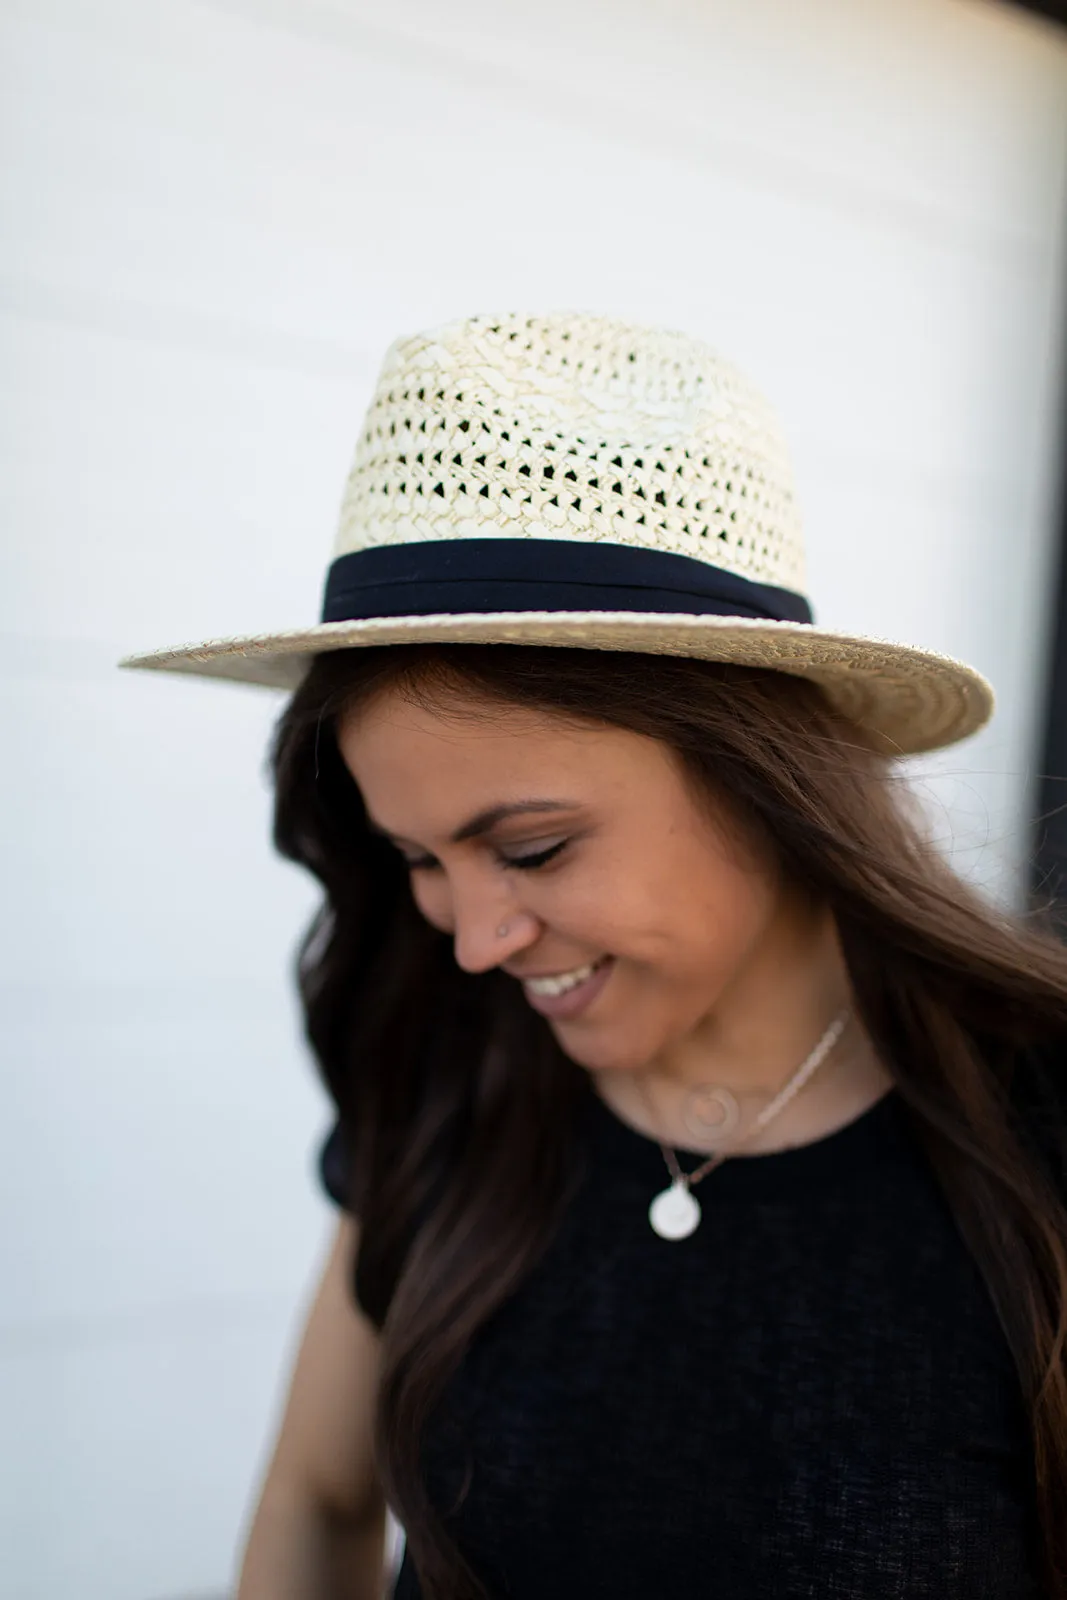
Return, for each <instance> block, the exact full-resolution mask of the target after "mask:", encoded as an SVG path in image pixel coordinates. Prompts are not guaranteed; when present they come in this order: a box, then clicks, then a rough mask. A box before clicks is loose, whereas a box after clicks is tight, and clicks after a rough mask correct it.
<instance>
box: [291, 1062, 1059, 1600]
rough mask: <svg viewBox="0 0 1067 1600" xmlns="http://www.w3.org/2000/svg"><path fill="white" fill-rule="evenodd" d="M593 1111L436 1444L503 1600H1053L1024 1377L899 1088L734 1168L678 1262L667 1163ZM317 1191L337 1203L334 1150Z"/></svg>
mask: <svg viewBox="0 0 1067 1600" xmlns="http://www.w3.org/2000/svg"><path fill="white" fill-rule="evenodd" d="M581 1117H582V1134H583V1144H584V1148H585V1150H586V1152H587V1158H588V1159H587V1163H586V1175H585V1178H584V1180H583V1183H582V1186H581V1188H580V1190H579V1192H578V1194H577V1196H576V1198H575V1199H574V1201H573V1202H572V1203H571V1205H570V1207H569V1209H568V1211H567V1213H566V1215H565V1217H564V1220H563V1223H562V1226H561V1228H560V1230H559V1232H558V1234H557V1235H556V1237H555V1239H554V1242H553V1244H552V1245H551V1247H550V1249H549V1251H548V1252H547V1254H546V1255H545V1257H544V1258H543V1259H542V1261H541V1263H540V1265H539V1266H538V1267H537V1269H536V1270H535V1271H534V1272H533V1274H532V1275H531V1276H530V1277H529V1278H528V1279H527V1280H526V1282H525V1283H524V1284H523V1285H522V1286H521V1288H520V1289H519V1291H518V1292H517V1293H516V1294H515V1295H514V1296H513V1298H512V1299H511V1300H509V1301H508V1302H507V1304H506V1305H505V1306H504V1307H503V1308H502V1309H501V1310H500V1312H499V1313H498V1314H497V1315H496V1316H495V1317H494V1318H493V1319H492V1321H491V1322H490V1323H489V1324H488V1325H486V1326H485V1327H484V1328H483V1329H482V1330H481V1332H480V1334H479V1335H478V1337H477V1338H476V1340H475V1342H474V1344H473V1346H472V1348H471V1349H470V1351H469V1353H468V1355H467V1357H466V1359H465V1361H464V1363H463V1365H462V1367H461V1368H460V1370H459V1372H458V1373H457V1374H456V1376H455V1378H454V1380H453V1381H452V1383H451V1384H450V1386H449V1389H448V1391H447V1395H446V1400H445V1403H444V1405H443V1406H442V1408H441V1412H440V1415H439V1416H438V1418H437V1421H436V1423H435V1425H434V1427H433V1428H432V1430H431V1432H430V1434H429V1437H428V1440H427V1452H426V1460H427V1479H428V1484H429V1487H430V1490H431V1494H432V1496H433V1499H434V1501H435V1503H436V1504H437V1505H438V1506H439V1507H441V1508H445V1507H447V1506H449V1505H450V1504H451V1503H452V1502H453V1501H454V1499H455V1496H456V1494H457V1492H458V1490H459V1487H460V1485H461V1483H462V1481H463V1479H464V1475H465V1473H466V1471H467V1469H468V1467H469V1468H470V1469H471V1478H470V1486H469V1490H468V1493H467V1495H466V1498H465V1499H464V1500H463V1502H462V1506H461V1508H460V1510H459V1511H458V1513H456V1514H455V1515H452V1516H450V1517H449V1519H448V1526H449V1528H450V1529H451V1531H452V1532H453V1534H454V1536H455V1538H456V1539H457V1540H458V1542H459V1544H460V1547H461V1548H462V1550H463V1551H464V1552H465V1554H466V1556H467V1558H468V1559H469V1561H470V1562H471V1564H472V1566H473V1567H474V1569H475V1571H476V1572H477V1573H478V1574H479V1575H480V1576H481V1577H482V1579H483V1581H484V1582H485V1584H486V1586H487V1588H488V1591H489V1593H490V1595H492V1596H493V1597H509V1600H549V1597H551V1600H594V1597H597V1596H603V1597H604V1600H608V1597H610V1600H659V1597H666V1596H671V1597H674V1596H685V1597H686V1600H764V1597H765V1600H772V1597H773V1600H800V1597H801V1596H803V1597H805V1600H807V1597H812V1600H814V1597H818V1600H857V1597H862V1600H904V1597H908V1600H911V1597H914V1596H920V1595H921V1596H926V1595H929V1596H937V1597H938V1600H1009V1597H1010V1600H1024V1597H1027V1596H1037V1595H1039V1594H1040V1593H1041V1590H1040V1588H1039V1586H1038V1584H1037V1582H1036V1581H1035V1578H1034V1568H1035V1561H1036V1528H1035V1523H1034V1493H1033V1484H1032V1467H1031V1457H1030V1450H1029V1446H1028V1442H1027V1435H1026V1428H1025V1419H1024V1416H1023V1411H1022V1405H1021V1401H1020V1396H1019V1386H1018V1381H1017V1378H1016V1375H1015V1371H1014V1368H1013V1365H1012V1361H1011V1357H1010V1354H1009V1351H1008V1348H1007V1346H1006V1343H1005V1341H1004V1338H1003V1335H1002V1333H1001V1330H1000V1327H999V1324H998V1322H997V1319H996V1316H995V1314H994V1311H993V1309H992V1306H991V1304H990V1301H989V1298H988V1295H987V1292H986V1290H985V1287H984V1285H983V1283H982V1280H981V1278H980V1276H979V1274H978V1271H977V1269H976V1267H975V1266H974V1264H973V1262H972V1260H971V1258H970V1256H969V1254H968V1252H967V1251H966V1249H965V1248H964V1246H963V1243H962V1241H961V1239H960V1237H959V1235H958V1233H957V1230H956V1228H955V1225H954V1223H953V1220H952V1217H951V1215H950V1213H949V1211H948V1209H947V1206H946V1204H945V1202H944V1200H943V1199H942V1196H941V1194H940V1191H939V1189H938V1188H937V1186H936V1183H935V1180H934V1178H933V1175H932V1173H931V1171H930V1170H929V1168H928V1166H927V1164H926V1161H925V1159H924V1158H923V1157H922V1155H921V1154H920V1152H919V1150H918V1148H917V1146H916V1144H915V1142H914V1140H913V1138H912V1136H911V1133H910V1131H909V1128H908V1124H907V1120H906V1114H905V1112H904V1110H903V1108H902V1106H901V1104H900V1102H899V1100H898V1097H897V1095H896V1093H895V1092H893V1093H890V1094H889V1095H887V1096H886V1097H885V1098H884V1099H883V1100H882V1101H880V1102H879V1103H878V1104H877V1105H876V1106H875V1107H873V1108H872V1109H871V1110H870V1111H868V1112H867V1113H866V1114H865V1115H864V1116H862V1117H860V1118H859V1119H858V1120H857V1121H855V1122H853V1123H852V1124H851V1125H850V1126H848V1127H847V1128H844V1129H842V1130H841V1131H839V1132H837V1133H835V1134H832V1135H830V1136H829V1137H828V1138H825V1139H822V1140H820V1141H819V1142H817V1143H815V1144H812V1145H808V1146H805V1147H802V1148H800V1149H796V1150H790V1151H785V1152H781V1153H776V1154H772V1155H763V1156H751V1157H744V1158H741V1157H738V1158H735V1159H734V1160H732V1161H729V1162H727V1163H725V1164H724V1165H723V1166H722V1167H721V1168H719V1169H718V1170H717V1171H716V1172H714V1173H713V1174H711V1176H709V1177H708V1178H707V1179H705V1180H704V1181H703V1182H702V1183H701V1184H700V1185H699V1186H698V1187H697V1189H696V1190H695V1191H694V1192H695V1194H696V1195H697V1196H698V1198H699V1200H700V1203H701V1206H702V1209H703V1220H702V1222H701V1224H700V1226H699V1228H698V1229H697V1230H696V1232H695V1233H694V1234H693V1235H692V1236H691V1237H690V1238H688V1239H686V1240H682V1241H678V1242H673V1243H672V1242H668V1241H666V1240H663V1239H660V1238H658V1237H657V1236H656V1235H655V1234H654V1233H653V1232H652V1230H651V1228H650V1226H649V1223H648V1216H647V1212H648V1205H649V1202H650V1200H651V1199H652V1197H653V1196H654V1195H655V1194H656V1193H657V1192H659V1191H660V1190H661V1189H662V1188H663V1187H664V1186H665V1182H666V1177H667V1175H666V1170H665V1167H664V1164H663V1159H662V1156H661V1155H660V1152H659V1149H658V1147H657V1145H656V1144H655V1143H654V1142H653V1141H652V1140H650V1139H648V1138H646V1137H644V1136H643V1135H641V1134H639V1133H637V1132H635V1131H634V1130H633V1129H631V1128H629V1127H628V1126H627V1125H626V1124H624V1123H623V1122H622V1121H620V1120H619V1118H618V1117H616V1116H615V1115H614V1114H613V1113H612V1112H611V1111H609V1110H608V1108H607V1107H606V1106H605V1105H604V1104H603V1102H602V1101H601V1100H600V1099H599V1098H598V1096H597V1095H596V1094H595V1093H594V1092H593V1090H592V1088H589V1090H588V1092H587V1093H585V1094H584V1096H583V1102H582V1112H581ZM696 1160H697V1158H696V1157H692V1158H691V1159H690V1160H689V1161H688V1165H689V1167H690V1168H691V1167H693V1166H695V1165H696ZM686 1164H687V1163H686V1161H685V1159H684V1158H683V1165H686ZM321 1171H322V1176H323V1180H324V1182H325V1183H326V1186H327V1188H328V1189H329V1190H330V1192H331V1193H332V1195H333V1198H334V1199H335V1200H337V1201H338V1202H339V1203H340V1204H343V1203H344V1194H345V1184H344V1163H343V1152H342V1151H341V1150H340V1148H339V1144H338V1139H337V1136H336V1133H335V1134H334V1135H333V1136H332V1137H331V1139H330V1140H329V1141H328V1143H327V1146H326V1148H325V1149H324V1150H323V1152H322V1161H321ZM395 1595H396V1597H397V1600H417V1597H418V1596H419V1595H420V1589H419V1585H418V1582H417V1580H416V1578H415V1575H414V1572H413V1570H412V1568H411V1564H410V1561H407V1560H406V1561H405V1563H404V1566H403V1568H402V1570H401V1574H400V1577H399V1579H398V1582H397V1586H396V1590H395Z"/></svg>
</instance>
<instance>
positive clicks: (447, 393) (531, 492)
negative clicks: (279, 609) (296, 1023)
mask: <svg viewBox="0 0 1067 1600" xmlns="http://www.w3.org/2000/svg"><path fill="white" fill-rule="evenodd" d="M804 591H805V562H804V547H803V540H802V537H801V531H800V524H799V520H798V516H797V511H796V505H795V501H794V495H793V486H792V477H791V472H790V467H789V463H788V459H787V453H786V450H785V448H784V446H783V443H782V440H781V437H780V434H779V431H778V428H777V425H776V423H775V421H774V418H773V416H772V414H771V412H770V410H769V408H768V407H767V405H766V404H765V402H764V401H763V399H762V398H761V396H760V395H759V393H758V392H757V391H756V390H755V389H754V388H753V387H752V386H751V385H750V384H749V383H748V382H746V380H745V379H744V378H743V377H742V376H741V375H740V374H739V373H738V372H737V371H736V370H735V369H734V368H733V367H732V366H730V365H729V364H728V363H727V362H725V361H723V360H721V359H720V358H719V357H718V356H717V355H716V354H715V353H714V352H713V351H711V350H709V349H708V348H707V347H706V346H704V345H703V344H701V343H699V342H698V341H696V340H694V339H690V338H687V337H686V336H685V335H683V334H679V333H670V332H664V331H662V330H658V329H650V328H641V327H634V326H631V325H629V324H627V323H623V322H618V321H614V320H612V319H610V318H605V317H596V316H586V315H569V314H562V313H561V314H554V315H548V316H517V315H516V316H502V317H485V316H482V317H471V318H469V319H467V320H465V321H462V322H454V323H450V324H448V325H447V326H445V327H442V328H438V329H435V330H434V331H432V332H430V333H425V334H421V335H417V336H416V337H414V338H409V339H402V340H399V341H398V342H397V343H396V344H394V345H393V346H392V348H391V349H390V350H389V352H388V354H387V356H386V359H385V364H384V367H383V369H382V373H381V376H380V378H379V382H378V385H377V388H376V391H375V394H374V397H373V399H372V401H371V404H370V407H369V410H368V413H367V417H366V421H365V423H364V426H363V429H362V431H361V433H360V437H359V440H358V443H357V447H356V453H355V460H354V463H353V466H352V470H351V473H350V475H349V478H348V482H347V486H346V489H345V493H344V498H343V502H342V507H341V516H340V523H339V528H338V534H337V541H336V546H335V550H334V559H333V561H332V564H331V566H330V570H329V574H328V577H327V584H326V593H325V599H324V604H323V620H322V621H321V622H319V623H317V624H314V625H312V626H308V627H303V628H296V629H291V630H287V631H285V632H275V633H265V634H257V635H252V636H249V637H244V638H236V639H221V640H209V641H206V642H204V643H201V644H195V645H185V646H182V647H180V648H177V649H169V650H158V651H155V652H153V653H152V654H150V655H142V656H135V657H131V658H128V659H127V660H126V661H125V662H124V663H123V664H124V665H125V666H132V667H146V668H154V669H158V670H164V671H172V672H191V673H197V674H201V675H204V676H208V677H220V678H235V679H239V680H244V681H247V682H253V683H262V684H269V685H273V686H276V687H280V688H292V687H295V685H296V684H298V683H299V682H300V679H301V677H302V676H303V674H304V672H305V671H306V669H307V665H308V663H309V661H310V659H311V658H312V657H313V656H315V655H317V654H321V653H323V652H325V651H333V650H341V649H352V648H358V647H361V646H367V645H396V644H408V643H416V642H419V641H441V642H445V643H464V642H466V643H488V644H501V645H508V644H539V645H557V646H574V647H578V648H582V649H588V650H630V651H638V652H646V653H656V654H665V655H687V656H697V657H703V658H705V659H708V660H715V661H728V662H736V663H741V664H746V665H749V666H756V667H765V668H770V669H773V670H776V671H781V672H788V673H791V674H793V675H795V676H800V677H807V678H811V679H813V680H814V681H816V682H817V683H819V684H820V685H821V686H822V688H823V689H824V690H825V692H826V694H827V695H828V696H829V698H830V699H831V700H833V701H834V702H835V704H837V705H838V706H839V707H840V709H841V710H842V711H843V712H844V713H845V714H846V715H847V716H848V717H849V718H850V719H851V720H852V721H853V722H854V723H856V724H857V725H858V726H859V727H861V728H864V729H866V730H867V732H868V733H869V734H870V735H871V736H872V737H873V738H874V740H875V741H876V743H878V744H879V745H880V746H881V748H883V749H885V750H886V751H888V752H892V753H907V752H913V751H919V750H930V749H934V748H937V747H938V746H941V745H946V744H951V743H952V742H954V741H955V740H958V739H962V738H964V737H965V736H966V735H967V734H969V733H973V732H974V731H975V729H976V728H979V727H981V725H982V724H983V723H984V722H985V721H986V720H987V719H988V717H989V716H990V714H991V711H992V707H993V695H992V691H991V689H990V687H989V685H988V684H987V683H986V682H985V680H984V679H983V678H982V677H981V676H980V675H979V674H978V673H977V672H975V671H974V670H973V669H972V668H971V667H968V666H965V665H964V664H963V663H961V662H958V661H953V660H951V659H950V658H948V657H946V656H941V655H936V654H934V653H933V652H931V651H924V650H919V649H916V648H914V647H913V646H909V645H902V644H894V643H891V642H889V641H885V640H879V639H870V638H863V637H858V636H855V635H849V634H841V633H835V632H830V631H828V630H826V629H821V628H816V627H815V626H813V624H812V614H811V609H810V605H809V603H808V600H807V597H806V595H805V592H804Z"/></svg>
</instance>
